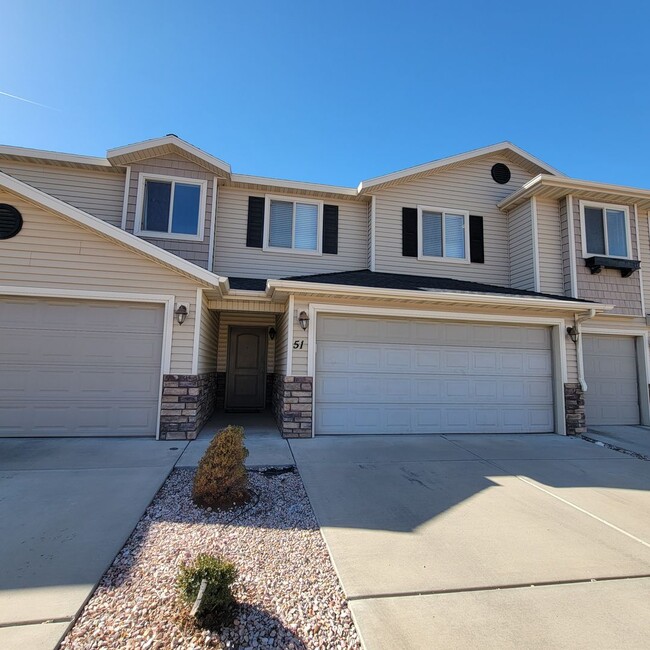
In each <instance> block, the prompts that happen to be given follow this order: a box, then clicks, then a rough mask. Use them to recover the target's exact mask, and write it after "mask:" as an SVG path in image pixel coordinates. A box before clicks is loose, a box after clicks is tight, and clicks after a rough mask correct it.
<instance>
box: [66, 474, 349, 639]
mask: <svg viewBox="0 0 650 650" xmlns="http://www.w3.org/2000/svg"><path fill="white" fill-rule="evenodd" d="M193 476H194V470H192V469H178V470H175V471H174V472H173V473H172V474H171V475H170V477H169V478H168V480H167V481H166V483H165V484H164V485H163V487H162V488H161V490H160V492H159V493H158V495H157V496H156V498H155V499H154V501H153V503H152V504H151V506H149V508H148V509H147V511H146V512H145V514H144V515H143V517H142V519H141V520H140V522H139V523H138V525H137V527H136V529H135V530H134V531H133V533H132V535H131V537H130V538H129V540H128V542H127V543H126V545H125V546H124V548H123V549H122V550H121V551H120V553H119V554H118V556H117V557H116V558H115V561H114V562H113V564H112V566H111V567H110V569H109V570H108V571H107V573H106V574H105V575H104V577H103V578H102V580H101V583H100V585H99V587H98V588H97V590H96V591H95V593H94V595H93V596H92V598H91V599H90V601H89V602H88V604H87V605H86V607H85V609H84V610H83V612H82V614H81V616H80V617H79V619H78V620H77V622H76V624H75V625H74V627H73V628H72V630H71V631H70V632H69V634H68V635H67V636H66V638H65V639H64V641H63V642H62V645H61V648H62V649H64V650H82V649H83V650H100V649H102V650H103V649H106V650H109V649H110V650H115V649H118V648H119V649H122V648H124V649H131V648H132V649H134V650H135V649H136V648H137V649H138V650H162V649H163V648H164V649H165V650H166V649H168V648H182V649H183V650H185V649H187V650H191V649H195V648H196V649H198V648H291V649H295V650H299V649H302V648H327V649H328V650H329V649H333V648H345V649H351V648H359V647H360V645H359V641H358V637H357V633H356V630H355V628H354V624H353V623H352V618H351V616H350V610H349V609H348V606H347V603H346V601H345V597H344V595H343V591H342V589H341V586H340V585H339V582H338V578H337V577H336V574H335V572H334V568H333V567H332V563H331V561H330V558H329V554H328V552H327V548H326V547H325V543H324V541H323V538H322V537H321V534H320V531H319V529H318V525H317V523H316V519H315V517H314V514H313V512H312V509H311V506H310V504H309V500H308V499H307V495H306V493H305V490H304V488H303V485H302V481H301V480H300V477H299V475H298V474H297V473H294V472H293V471H290V472H288V473H284V474H275V473H274V472H269V473H268V475H265V474H264V473H259V472H255V473H251V474H250V484H251V487H252V489H253V491H254V493H255V495H254V499H253V500H252V501H251V503H250V504H248V505H246V506H242V507H240V508H238V509H236V510H232V511H230V512H208V511H204V510H201V509H199V508H197V507H195V506H194V504H193V503H192V501H191V498H190V495H191V487H192V478H193ZM199 553H211V554H215V555H222V556H223V557H225V558H226V559H228V560H230V561H231V562H233V563H234V564H235V566H236V567H237V569H238V571H239V577H238V579H237V582H236V583H235V586H234V593H235V597H236V598H237V601H238V603H239V606H238V609H237V610H236V612H235V618H234V621H233V623H232V625H231V626H230V627H228V628H225V629H224V630H222V631H221V632H220V633H216V632H208V631H205V630H200V629H197V628H196V626H195V625H194V622H193V619H192V618H191V617H190V616H189V614H188V613H187V609H186V607H185V606H184V605H183V604H181V603H180V601H179V600H178V596H177V591H176V584H175V582H176V576H177V573H178V568H179V566H180V564H181V562H183V561H188V560H190V559H193V558H194V557H195V556H196V555H198V554H199Z"/></svg>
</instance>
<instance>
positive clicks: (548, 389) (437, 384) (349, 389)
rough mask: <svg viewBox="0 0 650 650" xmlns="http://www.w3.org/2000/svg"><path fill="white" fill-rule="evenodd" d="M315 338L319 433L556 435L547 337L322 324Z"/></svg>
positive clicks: (461, 328)
mask: <svg viewBox="0 0 650 650" xmlns="http://www.w3.org/2000/svg"><path fill="white" fill-rule="evenodd" d="M366 321H371V322H372V325H371V326H368V325H367V322H366ZM323 332H324V333H325V335H324V336H323ZM360 332H361V333H363V340H357V339H358V338H360V336H359V333H360ZM368 332H378V333H379V334H378V335H377V337H378V338H376V339H375V340H372V339H369V338H368V337H367V333H368ZM405 332H410V333H411V336H410V337H408V340H407V341H405V342H400V341H401V340H402V339H403V338H404V336H405V335H404V333H405ZM317 335H318V339H317V354H316V381H315V409H314V421H315V430H316V432H317V433H443V432H450V433H462V432H469V433H471V432H475V433H480V432H482V431H484V432H493V433H498V432H506V433H515V432H527V431H530V432H540V433H541V432H550V431H553V430H554V428H555V427H554V410H553V369H552V362H551V353H550V342H551V337H550V331H549V330H548V328H534V327H523V328H516V327H505V328H502V327H501V326H491V325H478V324H461V323H437V322H432V321H422V320H418V321H407V320H402V321H391V322H388V323H386V322H382V321H381V319H369V318H362V317H359V318H346V317H338V316H325V317H321V318H319V321H318V325H317ZM337 336H338V337H343V338H344V339H345V340H328V337H329V338H330V339H334V338H335V337H337ZM382 336H383V337H385V338H383V339H382V338H381V337H382ZM386 338H388V339H390V340H388V341H387V340H386ZM478 342H480V345H477V343H478ZM370 350H372V351H374V353H373V354H370V353H369V351H370ZM346 351H347V353H346ZM359 351H362V353H361V354H359V353H358V352H359ZM371 358H372V363H370V362H369V359H371ZM359 360H363V361H364V363H359Z"/></svg>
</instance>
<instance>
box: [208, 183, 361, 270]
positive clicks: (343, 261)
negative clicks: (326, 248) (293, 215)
mask: <svg viewBox="0 0 650 650" xmlns="http://www.w3.org/2000/svg"><path fill="white" fill-rule="evenodd" d="M249 196H264V193H263V192H250V191H246V190H242V189H235V188H232V187H220V188H219V204H218V207H217V231H216V237H215V239H216V246H215V258H214V271H215V273H218V274H220V275H226V276H234V277H244V278H283V277H288V276H292V275H307V274H314V273H328V272H334V271H355V270H359V269H365V268H367V264H368V208H367V206H366V204H365V203H361V202H354V201H335V200H334V199H327V200H326V201H325V202H326V203H330V204H332V205H338V206H339V248H338V251H339V252H338V254H337V255H301V254H299V253H291V252H289V253H287V252H274V251H263V250H262V249H261V248H247V246H246V227H247V224H248V197H249Z"/></svg>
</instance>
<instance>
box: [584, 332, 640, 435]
mask: <svg viewBox="0 0 650 650" xmlns="http://www.w3.org/2000/svg"><path fill="white" fill-rule="evenodd" d="M635 341H636V340H635V338H634V337H633V336H607V335H596V334H584V335H583V337H582V353H583V357H584V365H585V379H586V381H587V392H586V393H585V413H586V417H587V425H598V424H639V422H640V418H639V379H638V373H637V359H636V343H635Z"/></svg>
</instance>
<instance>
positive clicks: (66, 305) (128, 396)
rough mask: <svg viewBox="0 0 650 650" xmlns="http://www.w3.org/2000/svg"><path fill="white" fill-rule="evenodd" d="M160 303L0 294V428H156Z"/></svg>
mask: <svg viewBox="0 0 650 650" xmlns="http://www.w3.org/2000/svg"><path fill="white" fill-rule="evenodd" d="M162 331H163V308H162V306H161V305H148V304H140V303H119V302H104V301H79V300H58V299H51V300H50V299H42V298H38V299H33V298H12V297H1V296H0V436H95V435H96V436H105V435H119V436H124V435H154V434H155V433H156V425H157V421H158V401H159V395H160V371H161V368H160V365H161V354H162Z"/></svg>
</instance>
